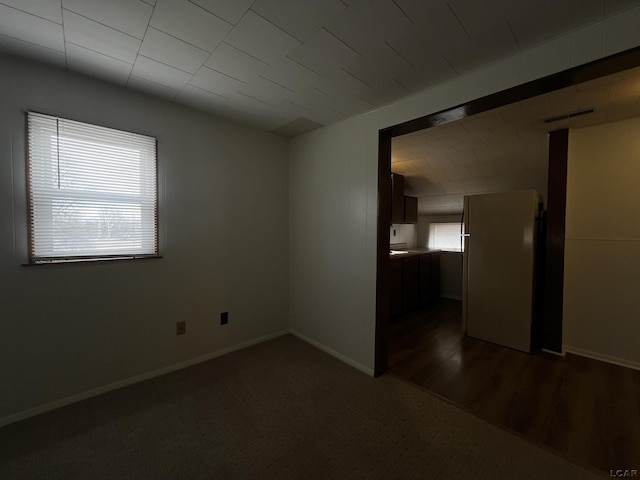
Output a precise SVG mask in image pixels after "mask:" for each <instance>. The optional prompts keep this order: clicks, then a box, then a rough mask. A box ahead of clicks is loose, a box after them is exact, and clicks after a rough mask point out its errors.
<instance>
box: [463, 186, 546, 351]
mask: <svg viewBox="0 0 640 480" xmlns="http://www.w3.org/2000/svg"><path fill="white" fill-rule="evenodd" d="M539 203H540V196H539V194H538V193H537V192H536V191H535V190H520V191H515V192H504V193H490V194H484V195H470V196H466V197H464V229H465V237H464V240H465V243H464V246H465V249H464V266H463V301H462V328H463V331H464V332H465V333H466V334H467V335H468V336H470V337H474V338H478V339H481V340H486V341H489V342H492V343H496V344H499V345H503V346H506V347H510V348H513V349H516V350H521V351H523V352H530V351H531V326H532V321H533V307H534V285H535V265H536V263H535V251H536V234H537V232H536V227H537V222H536V219H537V217H538V214H539Z"/></svg>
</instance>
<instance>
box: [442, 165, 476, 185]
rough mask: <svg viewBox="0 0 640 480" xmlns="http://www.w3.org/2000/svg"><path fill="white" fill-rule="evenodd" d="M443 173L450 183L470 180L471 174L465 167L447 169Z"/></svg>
mask: <svg viewBox="0 0 640 480" xmlns="http://www.w3.org/2000/svg"><path fill="white" fill-rule="evenodd" d="M445 173H446V174H447V177H449V180H452V181H456V180H464V179H465V178H471V173H470V172H469V169H468V168H467V166H465V165H460V166H457V167H450V168H447V169H445Z"/></svg>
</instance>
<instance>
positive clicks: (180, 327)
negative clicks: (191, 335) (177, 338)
mask: <svg viewBox="0 0 640 480" xmlns="http://www.w3.org/2000/svg"><path fill="white" fill-rule="evenodd" d="M186 332H187V322H176V335H184V334H185V333H186Z"/></svg>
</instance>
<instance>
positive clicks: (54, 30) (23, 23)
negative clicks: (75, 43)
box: [0, 4, 64, 52]
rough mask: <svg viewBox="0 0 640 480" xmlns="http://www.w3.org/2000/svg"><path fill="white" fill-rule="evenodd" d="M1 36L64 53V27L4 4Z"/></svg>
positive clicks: (1, 6)
mask: <svg viewBox="0 0 640 480" xmlns="http://www.w3.org/2000/svg"><path fill="white" fill-rule="evenodd" d="M0 35H5V36H7V37H13V38H16V39H18V40H22V41H23V42H29V43H33V44H35V45H39V46H41V47H46V48H49V49H51V50H58V51H62V52H64V36H63V33H62V25H59V24H58V23H55V22H52V21H49V20H45V19H43V18H40V17H36V16H35V15H31V14H29V13H25V12H22V11H20V10H16V9H15V8H11V7H7V6H5V5H2V4H0Z"/></svg>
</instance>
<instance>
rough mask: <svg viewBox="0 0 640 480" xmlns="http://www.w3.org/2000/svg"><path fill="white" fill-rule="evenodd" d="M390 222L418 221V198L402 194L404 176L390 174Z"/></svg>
mask: <svg viewBox="0 0 640 480" xmlns="http://www.w3.org/2000/svg"><path fill="white" fill-rule="evenodd" d="M391 223H418V198H417V197H410V196H407V195H405V194H404V177H403V176H402V175H399V174H397V173H392V174H391Z"/></svg>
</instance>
